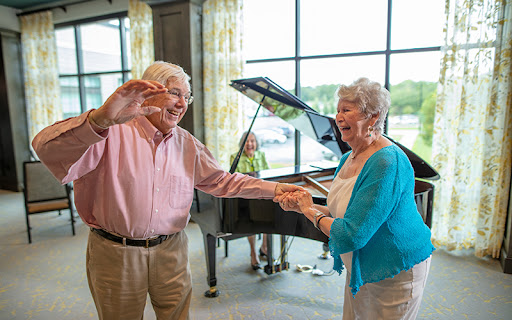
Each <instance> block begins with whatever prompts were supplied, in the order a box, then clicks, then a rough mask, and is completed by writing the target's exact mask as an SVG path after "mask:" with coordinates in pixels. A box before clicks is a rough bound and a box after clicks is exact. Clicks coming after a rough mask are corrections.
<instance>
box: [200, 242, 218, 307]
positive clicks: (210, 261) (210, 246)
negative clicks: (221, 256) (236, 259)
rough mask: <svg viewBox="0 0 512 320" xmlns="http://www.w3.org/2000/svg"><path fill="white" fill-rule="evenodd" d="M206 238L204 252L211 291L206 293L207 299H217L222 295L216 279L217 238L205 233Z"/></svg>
mask: <svg viewBox="0 0 512 320" xmlns="http://www.w3.org/2000/svg"><path fill="white" fill-rule="evenodd" d="M203 236H204V241H203V242H204V252H205V255H204V256H205V258H206V269H207V271H208V277H207V282H208V285H209V286H210V289H209V290H207V291H206V292H205V293H204V296H205V297H207V298H215V297H218V296H219V295H220V291H219V290H217V288H216V287H215V286H216V285H217V278H216V277H215V265H216V252H215V250H216V243H217V237H215V236H213V235H211V234H209V233H206V234H205V233H203Z"/></svg>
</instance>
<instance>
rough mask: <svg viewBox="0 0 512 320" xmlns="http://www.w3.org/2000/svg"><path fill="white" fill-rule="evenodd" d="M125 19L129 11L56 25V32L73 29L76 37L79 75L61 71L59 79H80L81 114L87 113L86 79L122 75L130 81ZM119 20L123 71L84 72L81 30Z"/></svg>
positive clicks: (124, 80)
mask: <svg viewBox="0 0 512 320" xmlns="http://www.w3.org/2000/svg"><path fill="white" fill-rule="evenodd" d="M125 18H128V11H122V12H118V13H113V14H108V15H102V16H97V17H92V18H86V19H80V20H74V21H70V22H64V23H58V24H55V26H54V28H55V30H57V29H61V28H66V27H72V28H73V32H74V36H75V55H76V68H77V73H69V74H67V73H66V74H61V73H60V71H59V79H61V78H77V79H78V94H79V101H80V113H84V112H85V111H87V110H88V109H87V100H86V99H87V93H86V87H85V78H86V77H90V76H101V75H109V74H119V73H120V74H121V75H122V79H123V83H124V82H126V81H128V80H129V79H130V75H131V69H129V68H128V44H127V40H126V32H127V29H126V25H125ZM112 19H117V20H118V21H119V41H120V46H121V70H112V71H104V72H84V61H83V50H82V39H81V32H80V28H81V26H82V25H84V24H89V23H93V22H97V21H101V20H112Z"/></svg>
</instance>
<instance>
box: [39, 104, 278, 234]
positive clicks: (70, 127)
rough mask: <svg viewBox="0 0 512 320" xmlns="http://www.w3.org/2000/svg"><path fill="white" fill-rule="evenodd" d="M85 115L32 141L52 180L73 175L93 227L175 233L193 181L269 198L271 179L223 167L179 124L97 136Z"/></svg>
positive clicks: (182, 223)
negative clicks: (166, 130)
mask: <svg viewBox="0 0 512 320" xmlns="http://www.w3.org/2000/svg"><path fill="white" fill-rule="evenodd" d="M88 114H89V112H86V113H84V114H82V115H80V116H78V117H76V118H70V119H67V120H64V121H61V122H57V123H55V124H53V125H52V126H49V127H47V128H45V129H44V130H42V131H41V132H40V133H39V134H38V135H37V136H36V137H35V138H34V141H33V142H32V145H33V147H34V150H35V151H36V153H37V155H38V156H39V158H40V159H41V161H42V162H43V163H44V164H45V165H46V166H47V167H48V168H49V169H50V171H51V172H52V173H53V174H54V175H55V177H57V179H59V180H60V181H61V182H62V183H63V184H64V183H68V182H71V181H74V190H75V205H76V208H77V211H78V214H79V215H80V217H81V218H82V220H83V221H84V222H85V223H86V224H87V225H89V226H91V227H94V228H103V229H105V230H107V231H110V232H115V233H117V234H120V235H123V236H125V237H131V238H149V237H152V236H155V235H166V234H172V233H175V232H178V231H180V230H183V229H184V228H185V227H186V225H187V223H188V221H189V219H190V213H189V211H190V207H191V205H192V200H193V196H194V187H195V188H197V189H199V190H201V191H204V192H206V193H209V194H211V195H214V196H216V197H240V198H252V199H263V198H267V199H268V198H272V197H273V196H274V192H275V187H276V183H275V182H269V181H263V180H260V179H255V178H251V177H249V176H247V175H244V174H239V173H235V174H229V173H227V172H225V171H224V170H223V169H222V168H221V167H220V166H219V164H218V163H217V161H216V160H215V158H214V157H213V155H212V154H211V153H210V151H209V150H208V149H207V148H206V147H205V146H204V145H203V144H202V143H201V142H200V141H199V140H197V139H196V138H195V137H194V136H192V135H191V134H190V133H189V132H188V131H186V130H184V129H182V128H180V127H176V128H174V129H173V130H172V131H171V132H170V133H169V134H167V135H166V136H165V137H164V136H163V135H162V133H161V132H160V131H158V130H157V129H156V128H155V127H154V126H153V125H152V124H151V123H150V122H149V121H148V120H147V119H146V118H145V117H138V118H136V119H134V120H132V121H129V122H127V123H125V124H122V125H115V126H112V127H110V128H109V129H108V130H105V131H104V132H102V133H101V134H97V133H96V132H94V130H93V129H92V127H91V126H90V124H89V121H88V120H87V116H88Z"/></svg>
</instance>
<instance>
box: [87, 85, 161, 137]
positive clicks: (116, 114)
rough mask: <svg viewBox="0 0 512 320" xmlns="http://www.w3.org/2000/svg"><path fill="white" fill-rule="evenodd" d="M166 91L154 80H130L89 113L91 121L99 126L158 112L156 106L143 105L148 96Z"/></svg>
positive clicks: (119, 122) (158, 109)
mask: <svg viewBox="0 0 512 320" xmlns="http://www.w3.org/2000/svg"><path fill="white" fill-rule="evenodd" d="M165 92H167V88H166V87H165V86H164V85H163V84H161V83H158V82H156V81H148V80H130V81H128V82H126V83H124V84H123V85H122V86H120V87H119V88H117V89H116V91H115V92H114V93H113V94H112V95H111V96H110V97H109V98H108V99H107V101H105V103H104V104H103V105H102V106H101V107H100V108H99V109H98V110H95V111H93V113H92V114H91V115H90V117H91V118H92V119H91V120H92V122H93V123H95V124H96V125H98V126H99V127H100V128H108V127H110V126H112V125H115V124H121V123H125V122H128V121H130V120H132V119H133V118H136V117H138V116H147V115H150V114H152V113H155V112H159V111H160V108H158V107H156V106H143V105H142V104H143V103H144V101H145V100H146V99H148V98H151V97H153V96H155V95H158V94H162V93H165Z"/></svg>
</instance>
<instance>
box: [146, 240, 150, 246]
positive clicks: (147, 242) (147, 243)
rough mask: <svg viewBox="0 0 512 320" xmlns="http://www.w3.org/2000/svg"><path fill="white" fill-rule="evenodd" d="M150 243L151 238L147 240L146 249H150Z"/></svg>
mask: <svg viewBox="0 0 512 320" xmlns="http://www.w3.org/2000/svg"><path fill="white" fill-rule="evenodd" d="M149 241H150V240H149V238H148V239H146V248H149Z"/></svg>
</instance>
